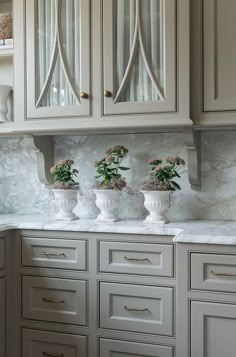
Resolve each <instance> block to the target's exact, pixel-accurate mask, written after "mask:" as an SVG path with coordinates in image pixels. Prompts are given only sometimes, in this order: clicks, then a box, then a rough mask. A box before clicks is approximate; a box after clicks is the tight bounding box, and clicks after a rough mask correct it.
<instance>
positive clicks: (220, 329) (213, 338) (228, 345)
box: [191, 301, 236, 357]
mask: <svg viewBox="0 0 236 357" xmlns="http://www.w3.org/2000/svg"><path fill="white" fill-rule="evenodd" d="M235 331H236V305H230V304H218V303H211V302H210V303H207V302H196V301H193V302H192V303H191V357H223V356H225V357H226V356H227V357H234V356H235V351H236V339H235Z"/></svg>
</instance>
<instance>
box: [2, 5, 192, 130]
mask: <svg viewBox="0 0 236 357" xmlns="http://www.w3.org/2000/svg"><path fill="white" fill-rule="evenodd" d="M105 1H106V0H105ZM35 3H36V1H35V0H27V1H26V2H25V1H24V0H17V1H15V2H14V12H15V13H17V16H16V19H15V29H17V30H16V31H15V34H14V35H15V63H14V69H15V113H16V114H17V115H15V122H14V123H13V125H11V126H10V125H9V124H7V126H6V127H4V132H9V133H11V132H17V133H28V134H30V133H31V134H42V133H45V134H47V135H49V134H52V135H53V134H60V133H74V130H78V132H79V133H80V134H81V133H84V134H87V133H95V134H97V133H101V132H102V133H108V132H109V133H112V132H116V133H117V132H119V133H121V132H144V131H150V130H151V129H152V130H156V131H159V130H162V129H163V128H165V129H166V130H168V129H169V130H173V129H174V130H175V129H176V130H178V131H179V130H185V129H187V128H189V129H190V130H191V128H192V120H190V114H189V111H190V108H189V100H188V99H187V98H189V77H190V75H189V36H190V35H189V0H179V1H177V2H176V4H174V2H173V1H169V0H168V1H166V2H165V3H166V4H167V5H166V6H167V8H166V10H167V11H166V14H167V15H166V16H167V17H166V20H171V21H166V22H165V26H166V28H165V33H164V38H165V41H168V43H169V45H168V46H167V48H166V51H167V53H166V60H165V61H166V63H165V68H166V69H167V71H165V68H164V71H165V72H166V73H164V75H165V76H166V81H167V83H166V85H167V89H168V91H167V93H166V95H167V97H166V100H164V101H160V102H159V103H156V104H154V103H152V102H148V103H145V104H143V103H142V104H140V103H137V104H132V103H128V104H129V105H127V106H124V107H123V104H122V108H123V109H121V110H118V111H117V110H116V109H115V108H117V106H116V105H113V106H112V110H111V111H110V114H109V115H105V116H104V93H103V92H104V89H109V88H105V87H104V81H105V80H109V83H111V82H112V72H110V70H109V69H110V68H111V66H112V63H105V62H104V63H103V59H105V56H103V44H105V43H107V41H105V40H106V37H107V36H109V35H112V34H110V33H109V29H108V30H107V31H105V33H104V32H103V31H102V27H103V26H102V19H103V15H104V14H103V10H104V12H105V16H106V19H105V18H104V21H106V24H107V25H108V24H109V23H110V20H111V17H110V13H109V9H110V3H112V1H109V2H108V5H109V6H108V7H107V6H106V7H105V6H104V4H103V2H102V1H97V0H91V9H90V10H91V11H90V10H89V4H90V1H87V0H82V1H81V4H82V5H81V6H82V7H81V9H82V13H81V36H80V37H81V41H82V44H83V45H82V46H81V48H82V51H81V56H82V63H81V73H82V74H83V76H84V79H83V80H82V82H83V83H84V84H83V83H82V84H81V90H82V91H85V92H88V94H89V98H88V99H81V105H80V106H74V107H73V106H70V107H65V106H64V107H59V108H56V107H45V108H42V107H38V108H36V107H35V103H36V100H35V89H36V88H37V77H36V76H35V75H34V74H35V68H36V67H35V66H36V64H37V63H35V39H36V38H37V36H35V35H36V26H35V25H36V24H35V12H34V7H35ZM25 13H26V16H25ZM25 19H26V21H25ZM25 27H26V28H25ZM106 28H107V26H106ZM26 29H27V31H26ZM25 33H26V37H25ZM90 34H91V36H90ZM90 38H91V41H92V43H91V50H92V53H93V54H96V55H95V56H91V57H92V60H91V61H90ZM157 43H158V41H157ZM105 47H106V49H107V51H106V53H107V55H108V57H109V58H111V59H112V58H113V51H112V48H109V44H108V46H106V45H105ZM24 48H26V53H25V51H24ZM90 62H91V63H90ZM90 64H91V65H90ZM103 68H105V70H106V77H105V79H104V78H103ZM108 70H109V71H108ZM107 71H108V72H107ZM32 72H34V73H32ZM30 73H32V75H30ZM36 74H37V71H36ZM107 74H108V75H107ZM173 83H174V85H173ZM110 90H111V91H113V89H112V88H110ZM22 98H25V100H24V99H22ZM105 102H106V106H107V103H110V102H112V100H110V101H108V98H107V99H106V100H105ZM118 107H119V105H118ZM131 107H132V109H130V108H131ZM115 111H117V112H120V113H119V114H117V115H114V113H115ZM130 113H133V114H130ZM137 114H138V115H137ZM89 116H91V118H90V119H88V117H89ZM101 119H102V120H101ZM1 130H3V127H2V126H1Z"/></svg>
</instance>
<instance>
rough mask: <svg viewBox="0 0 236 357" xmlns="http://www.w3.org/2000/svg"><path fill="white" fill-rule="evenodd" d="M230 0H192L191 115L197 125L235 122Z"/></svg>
mask: <svg viewBox="0 0 236 357" xmlns="http://www.w3.org/2000/svg"><path fill="white" fill-rule="evenodd" d="M235 11H236V2H235V1H234V0H227V1H221V0H197V1H192V26H193V27H192V73H193V76H192V94H191V97H192V106H191V107H192V108H191V110H192V115H191V116H192V118H193V119H194V123H195V124H197V125H201V126H223V127H227V126H230V125H235V124H236V104H235V103H236V88H235V81H236V65H235V63H236V46H235V40H234V39H235V34H236V23H235V16H234V14H235Z"/></svg>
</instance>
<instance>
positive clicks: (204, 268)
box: [191, 253, 236, 292]
mask: <svg viewBox="0 0 236 357" xmlns="http://www.w3.org/2000/svg"><path fill="white" fill-rule="evenodd" d="M191 289H195V290H209V291H220V292H221V291H224V292H236V255H226V254H225V255H224V254H222V255H221V254H201V253H192V254H191Z"/></svg>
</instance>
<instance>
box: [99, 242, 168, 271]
mask: <svg viewBox="0 0 236 357" xmlns="http://www.w3.org/2000/svg"><path fill="white" fill-rule="evenodd" d="M173 251H174V247H173V245H164V244H148V243H122V242H100V270H101V271H102V272H110V273H124V274H138V275H155V276H165V277H172V276H173V270H174V269H173V265H174V262H173V260H174V257H173V255H174V253H173Z"/></svg>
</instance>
